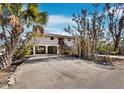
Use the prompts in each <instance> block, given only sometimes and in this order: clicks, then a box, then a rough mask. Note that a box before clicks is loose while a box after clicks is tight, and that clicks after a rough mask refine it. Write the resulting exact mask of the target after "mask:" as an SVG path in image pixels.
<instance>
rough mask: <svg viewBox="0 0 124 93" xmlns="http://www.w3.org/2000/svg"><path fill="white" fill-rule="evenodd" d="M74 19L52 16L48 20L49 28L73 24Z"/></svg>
mask: <svg viewBox="0 0 124 93" xmlns="http://www.w3.org/2000/svg"><path fill="white" fill-rule="evenodd" d="M72 23H73V22H72V17H70V16H64V15H50V16H49V19H48V25H49V26H55V25H60V24H61V25H64V24H72Z"/></svg>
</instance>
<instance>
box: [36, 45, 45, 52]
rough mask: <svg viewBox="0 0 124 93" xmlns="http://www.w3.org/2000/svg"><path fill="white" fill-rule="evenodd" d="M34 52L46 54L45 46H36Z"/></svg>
mask: <svg viewBox="0 0 124 93" xmlns="http://www.w3.org/2000/svg"><path fill="white" fill-rule="evenodd" d="M35 48H36V49H35V50H36V51H35V53H36V54H46V46H36V47H35Z"/></svg>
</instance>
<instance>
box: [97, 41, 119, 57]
mask: <svg viewBox="0 0 124 93" xmlns="http://www.w3.org/2000/svg"><path fill="white" fill-rule="evenodd" d="M97 52H98V53H100V54H112V55H115V54H117V53H118V51H115V50H114V44H111V43H106V42H101V43H100V45H99V47H98V48H97Z"/></svg>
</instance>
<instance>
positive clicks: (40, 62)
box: [10, 55, 124, 89]
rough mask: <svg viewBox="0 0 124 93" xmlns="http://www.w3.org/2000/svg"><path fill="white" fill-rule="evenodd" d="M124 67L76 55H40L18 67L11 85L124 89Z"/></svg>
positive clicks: (42, 87) (46, 87) (15, 86)
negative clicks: (13, 82) (99, 63)
mask: <svg viewBox="0 0 124 93" xmlns="http://www.w3.org/2000/svg"><path fill="white" fill-rule="evenodd" d="M123 67H124V66H123V65H121V69H119V67H118V68H117V69H105V68H104V67H103V66H100V65H96V64H94V63H92V62H88V61H84V60H80V59H76V58H71V57H64V56H59V55H54V56H53V55H38V56H33V57H31V58H30V59H29V60H28V61H27V62H26V63H25V64H23V65H22V66H20V67H19V68H18V69H17V71H16V73H15V75H16V76H15V78H16V83H15V84H14V85H13V86H12V87H10V88H40V89H44V88H45V89H51V88H52V89H56V88H59V89H64V88H66V89H67V88H71V89H72V88H124V79H123V78H124V70H123ZM110 68H111V67H110Z"/></svg>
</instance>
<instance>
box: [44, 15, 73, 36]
mask: <svg viewBox="0 0 124 93" xmlns="http://www.w3.org/2000/svg"><path fill="white" fill-rule="evenodd" d="M72 24H74V22H73V21H72V16H64V15H49V18H48V23H47V25H46V26H45V32H50V33H57V34H59V33H60V34H61V33H63V32H64V31H63V29H64V27H66V26H67V25H72Z"/></svg>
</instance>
